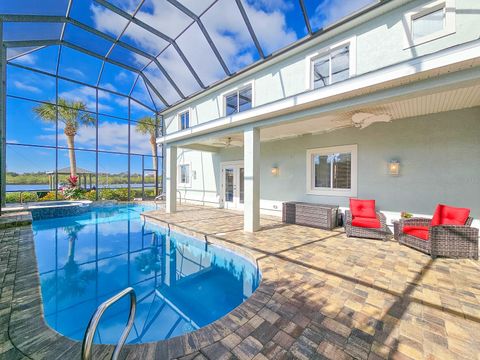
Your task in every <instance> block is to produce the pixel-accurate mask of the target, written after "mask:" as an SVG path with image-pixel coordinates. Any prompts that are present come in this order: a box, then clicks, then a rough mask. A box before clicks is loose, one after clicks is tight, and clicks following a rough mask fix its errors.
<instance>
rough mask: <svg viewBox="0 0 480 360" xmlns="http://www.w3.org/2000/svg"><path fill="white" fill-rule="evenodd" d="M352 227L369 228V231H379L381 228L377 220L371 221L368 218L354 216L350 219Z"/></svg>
mask: <svg viewBox="0 0 480 360" xmlns="http://www.w3.org/2000/svg"><path fill="white" fill-rule="evenodd" d="M352 226H357V227H363V228H369V229H379V228H381V227H382V225H381V224H380V220H378V219H377V218H375V219H372V218H370V217H360V216H356V217H354V218H353V219H352Z"/></svg>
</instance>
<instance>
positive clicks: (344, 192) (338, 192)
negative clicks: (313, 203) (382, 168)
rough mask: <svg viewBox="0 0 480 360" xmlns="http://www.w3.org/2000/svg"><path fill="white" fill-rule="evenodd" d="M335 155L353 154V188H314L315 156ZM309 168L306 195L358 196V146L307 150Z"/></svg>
mask: <svg viewBox="0 0 480 360" xmlns="http://www.w3.org/2000/svg"><path fill="white" fill-rule="evenodd" d="M335 153H350V154H351V161H352V162H351V187H350V189H335V188H317V187H315V186H314V181H315V178H314V175H315V174H314V170H313V169H314V167H315V165H314V159H313V158H314V156H315V155H330V154H335ZM306 161H307V162H306V166H307V177H306V179H307V182H306V189H307V191H306V193H307V194H309V195H320V196H345V197H356V196H357V178H358V145H357V144H354V145H342V146H332V147H325V148H315V149H308V150H307V157H306Z"/></svg>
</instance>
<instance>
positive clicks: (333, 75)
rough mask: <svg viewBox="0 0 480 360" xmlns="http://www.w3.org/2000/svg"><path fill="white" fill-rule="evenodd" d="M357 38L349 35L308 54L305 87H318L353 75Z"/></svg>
mask: <svg viewBox="0 0 480 360" xmlns="http://www.w3.org/2000/svg"><path fill="white" fill-rule="evenodd" d="M356 47H357V38H356V37H355V36H354V37H351V38H348V39H346V40H343V41H341V42H338V43H335V44H332V45H331V46H327V47H326V48H323V49H320V50H319V51H317V52H315V53H313V54H309V55H308V56H307V57H306V58H305V60H306V63H305V64H306V68H305V70H306V73H305V80H306V83H305V88H306V89H307V90H313V89H319V88H323V87H325V86H328V85H331V84H335V83H337V82H340V81H343V80H347V79H349V78H351V77H352V76H355V74H356V71H357V61H356V58H355V56H356V53H357V50H356Z"/></svg>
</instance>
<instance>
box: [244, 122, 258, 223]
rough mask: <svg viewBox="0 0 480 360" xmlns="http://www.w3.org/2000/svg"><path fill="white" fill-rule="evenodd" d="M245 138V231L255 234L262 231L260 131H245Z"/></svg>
mask: <svg viewBox="0 0 480 360" xmlns="http://www.w3.org/2000/svg"><path fill="white" fill-rule="evenodd" d="M243 138H244V140H243V141H244V156H243V161H244V166H245V173H244V174H245V177H244V184H245V185H244V186H245V203H244V214H243V221H244V225H243V229H244V230H245V231H247V232H254V231H257V230H259V229H260V129H255V128H254V129H248V130H245V132H244V135H243Z"/></svg>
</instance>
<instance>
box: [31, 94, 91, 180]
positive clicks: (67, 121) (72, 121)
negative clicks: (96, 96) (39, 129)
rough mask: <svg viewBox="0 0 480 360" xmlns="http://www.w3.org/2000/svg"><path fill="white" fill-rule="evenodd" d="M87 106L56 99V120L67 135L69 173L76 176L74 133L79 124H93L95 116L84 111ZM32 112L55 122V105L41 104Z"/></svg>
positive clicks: (44, 119) (76, 131)
mask: <svg viewBox="0 0 480 360" xmlns="http://www.w3.org/2000/svg"><path fill="white" fill-rule="evenodd" d="M86 109H87V106H86V105H85V103H84V102H82V101H69V100H67V99H63V98H59V99H58V121H60V122H62V123H63V124H64V129H63V132H64V134H65V136H66V137H67V145H68V156H69V158H70V175H71V176H77V160H76V158H75V135H77V133H78V129H79V128H80V127H81V126H94V125H95V124H96V120H95V118H94V117H93V116H92V115H91V114H90V113H88V112H86ZM33 111H34V113H35V114H36V115H37V116H38V117H39V118H40V119H42V120H43V121H46V122H53V123H55V122H56V120H57V106H55V105H54V104H41V105H39V106H37V107H35V108H33Z"/></svg>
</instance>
